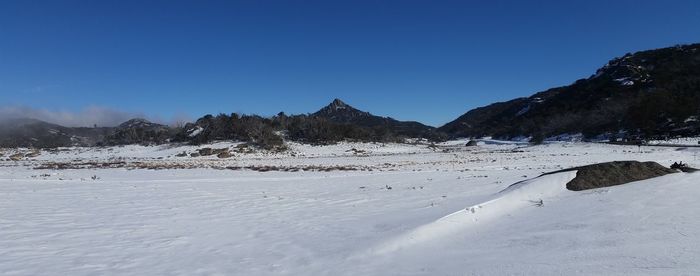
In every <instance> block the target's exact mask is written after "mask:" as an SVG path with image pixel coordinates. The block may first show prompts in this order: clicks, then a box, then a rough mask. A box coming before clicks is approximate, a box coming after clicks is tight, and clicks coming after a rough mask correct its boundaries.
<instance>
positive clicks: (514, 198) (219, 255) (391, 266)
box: [0, 141, 700, 275]
mask: <svg viewBox="0 0 700 276" xmlns="http://www.w3.org/2000/svg"><path fill="white" fill-rule="evenodd" d="M464 143H465V141H452V142H447V143H443V144H440V145H438V147H428V146H427V145H421V144H418V145H408V144H359V143H341V144H338V145H333V146H306V145H299V144H290V148H291V150H290V151H288V152H285V153H275V154H272V153H269V154H267V153H241V154H234V157H232V158H229V159H219V158H216V157H196V158H194V157H176V156H175V155H176V154H177V153H180V152H182V151H185V152H188V153H189V152H193V151H195V150H196V149H198V148H202V147H203V146H199V147H194V146H182V147H142V146H126V147H114V148H100V149H98V148H71V149H65V150H62V151H56V152H42V153H41V155H39V156H37V157H34V158H30V159H27V160H23V161H1V162H0V164H1V167H0V199H1V200H0V274H2V275H58V274H63V275H97V274H101V275H104V274H107V275H330V274H333V275H572V274H579V275H591V274H604V275H660V274H661V275H664V274H665V275H697V274H700V262H698V261H697V260H699V259H700V247H698V246H697V245H698V244H700V234H698V230H700V212H699V211H700V201H698V198H700V173H697V174H684V173H677V174H671V175H667V176H663V177H660V178H656V179H651V180H646V181H639V182H636V183H631V184H627V185H622V186H616V187H609V188H601V189H595V190H589V191H583V192H572V191H568V190H566V189H565V188H564V184H565V183H566V182H568V180H569V179H571V178H573V177H574V175H575V173H571V172H569V173H560V174H554V175H549V176H545V177H538V176H539V175H540V174H542V173H544V172H550V171H555V170H559V169H563V168H570V167H573V166H579V165H587V164H591V163H598V162H605V161H613V160H640V161H656V162H659V163H661V164H663V165H666V166H668V165H670V164H671V163H673V162H676V161H683V162H684V163H688V164H690V165H691V166H694V167H700V157H699V155H700V151H698V148H684V147H641V148H640V147H637V146H613V145H606V144H594V143H580V142H577V143H562V142H557V143H548V144H545V145H540V146H528V145H525V144H518V143H506V142H498V141H487V143H481V144H480V145H479V146H478V147H476V148H466V147H463V145H464ZM210 146H211V147H213V148H220V147H233V146H235V144H233V143H217V144H214V145H210ZM12 151H13V150H5V151H4V155H5V156H8V155H9V154H11V153H12ZM115 160H119V161H120V162H123V163H122V164H130V163H135V162H138V163H141V164H155V165H159V166H160V168H163V167H168V166H173V165H179V166H188V167H191V168H189V169H158V170H152V169H134V168H132V167H128V166H126V167H121V168H106V169H92V168H84V169H65V170H55V169H35V168H37V167H41V166H42V165H45V164H49V163H52V162H64V163H86V162H93V163H99V162H112V161H115ZM246 166H252V167H256V166H257V167H260V166H276V167H277V168H285V169H286V170H288V171H279V170H274V169H273V170H271V171H267V172H260V171H254V170H249V169H231V168H232V167H236V168H240V167H246ZM227 167H229V168H227ZM290 168H292V169H291V170H290ZM338 168H343V169H338ZM326 170H328V171H326ZM523 180H526V181H524V182H521V183H520V184H519V185H517V186H513V187H510V188H508V187H509V186H510V185H511V184H513V183H516V182H520V181H523ZM540 200H541V201H542V203H543V204H542V205H541V206H539V205H538V204H537V202H538V201H540Z"/></svg>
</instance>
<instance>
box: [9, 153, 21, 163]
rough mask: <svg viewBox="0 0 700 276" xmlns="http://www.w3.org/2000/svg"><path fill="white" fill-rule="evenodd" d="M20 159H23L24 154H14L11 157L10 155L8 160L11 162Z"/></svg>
mask: <svg viewBox="0 0 700 276" xmlns="http://www.w3.org/2000/svg"><path fill="white" fill-rule="evenodd" d="M22 158H24V154H22V153H15V154H13V155H10V160H12V161H19V160H22Z"/></svg>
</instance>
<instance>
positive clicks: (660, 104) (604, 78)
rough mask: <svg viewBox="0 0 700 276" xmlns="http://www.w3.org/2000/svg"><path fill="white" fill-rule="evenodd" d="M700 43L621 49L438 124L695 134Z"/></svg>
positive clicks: (457, 129) (492, 129)
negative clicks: (555, 81) (589, 71)
mask: <svg viewBox="0 0 700 276" xmlns="http://www.w3.org/2000/svg"><path fill="white" fill-rule="evenodd" d="M699 49H700V44H693V45H685V46H675V47H669V48H662V49H656V50H649V51H642V52H637V53H634V54H626V55H624V56H623V57H620V58H615V59H613V60H611V61H610V62H608V63H607V64H606V65H605V66H604V67H602V68H600V69H598V70H597V71H596V73H595V74H593V75H592V76H590V77H589V78H586V79H581V80H578V81H576V82H574V83H573V84H571V85H568V86H564V87H558V88H552V89H549V90H546V91H543V92H539V93H536V94H534V95H532V96H530V97H527V98H517V99H513V100H510V101H507V102H501V103H495V104H491V105H488V106H485V107H480V108H476V109H473V110H471V111H469V112H467V113H465V114H464V115H462V116H461V117H459V118H457V119H456V120H454V121H452V122H450V123H447V124H446V125H444V126H442V127H440V128H439V130H441V131H444V132H447V133H449V134H451V135H453V136H462V137H467V136H495V137H502V138H513V137H516V136H544V137H546V136H556V135H560V134H566V133H583V134H584V135H585V136H587V137H594V136H597V135H601V134H615V135H619V134H618V133H620V132H622V133H625V134H626V135H628V136H632V137H640V136H641V137H664V136H676V135H681V136H690V135H697V134H700V123H699V122H698V118H700V50H699Z"/></svg>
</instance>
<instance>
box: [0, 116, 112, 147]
mask: <svg viewBox="0 0 700 276" xmlns="http://www.w3.org/2000/svg"><path fill="white" fill-rule="evenodd" d="M110 132H111V128H86V127H63V126H59V125H55V124H51V123H47V122H44V121H40V120H35V119H27V118H16V119H5V120H2V121H0V147H37V148H50V147H63V146H93V145H95V144H97V143H98V142H99V141H102V140H103V139H104V137H105V136H107V135H108V134H109V133H110Z"/></svg>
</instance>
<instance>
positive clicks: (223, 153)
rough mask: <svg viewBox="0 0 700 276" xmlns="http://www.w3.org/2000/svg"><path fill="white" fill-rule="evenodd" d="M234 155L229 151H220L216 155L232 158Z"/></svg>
mask: <svg viewBox="0 0 700 276" xmlns="http://www.w3.org/2000/svg"><path fill="white" fill-rule="evenodd" d="M232 156H233V154H231V153H230V152H229V151H224V152H220V153H219V154H217V155H216V157H219V158H230V157H232Z"/></svg>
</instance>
